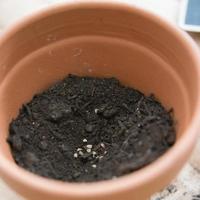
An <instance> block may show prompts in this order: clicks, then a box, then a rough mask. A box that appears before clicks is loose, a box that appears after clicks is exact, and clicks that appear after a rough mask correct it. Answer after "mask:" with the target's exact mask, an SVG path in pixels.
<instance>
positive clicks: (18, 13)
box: [0, 0, 200, 200]
mask: <svg viewBox="0 0 200 200" xmlns="http://www.w3.org/2000/svg"><path fill="white" fill-rule="evenodd" d="M69 1H73V0H0V13H1V15H0V31H1V30H4V29H5V28H6V27H7V26H8V25H11V24H12V23H14V22H15V21H16V20H18V19H19V18H22V17H24V16H26V15H27V14H29V13H31V12H33V11H35V10H38V9H41V8H44V7H47V6H49V5H51V4H52V5H53V4H57V3H60V2H69ZM74 1H77V0H74ZM80 1H81V0H80ZM111 1H112V0H111ZM113 1H114V0H113ZM115 1H117V0H115ZM118 1H122V2H125V3H129V4H134V5H136V6H139V7H143V8H144V9H147V10H150V11H152V12H154V13H156V14H158V15H160V16H162V17H164V18H166V19H167V20H168V21H170V22H172V23H175V24H176V23H177V19H178V14H179V10H180V4H181V1H182V0H167V1H164V0H118ZM191 36H192V37H193V39H194V40H195V41H196V42H197V44H198V45H199V47H200V33H199V34H197V33H196V34H194V33H193V34H191ZM199 154H200V140H199V142H198V144H197V146H196V149H195V150H194V152H193V155H192V157H191V159H190V161H189V162H188V163H187V164H186V166H185V167H184V169H183V170H182V171H181V172H180V174H179V176H178V177H177V178H176V180H174V181H173V182H172V183H171V184H170V185H169V186H168V187H167V188H166V189H164V190H163V191H161V192H160V193H157V194H155V195H154V196H153V197H151V200H193V196H195V195H198V194H200V159H198V156H199ZM22 199H23V198H22V197H19V195H17V194H16V193H15V192H13V191H12V190H11V189H10V188H9V187H8V186H7V185H6V184H5V183H4V182H3V180H1V179H0V200H22ZM195 200H196V199H195Z"/></svg>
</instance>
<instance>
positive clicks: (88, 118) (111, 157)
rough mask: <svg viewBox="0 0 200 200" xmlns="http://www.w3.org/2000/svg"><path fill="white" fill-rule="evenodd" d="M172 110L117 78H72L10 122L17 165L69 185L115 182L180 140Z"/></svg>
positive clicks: (47, 93) (46, 92)
mask: <svg viewBox="0 0 200 200" xmlns="http://www.w3.org/2000/svg"><path fill="white" fill-rule="evenodd" d="M175 140H176V133H175V127H174V121H173V117H172V110H169V111H167V110H165V109H164V107H163V106H162V105H161V104H160V103H159V101H158V100H157V99H156V98H155V97H154V96H153V95H150V96H144V94H142V93H141V92H139V91H138V90H135V89H132V88H129V87H125V86H123V85H121V84H120V82H119V81H118V80H117V79H115V78H92V77H78V76H75V75H69V76H67V77H66V78H65V79H64V80H62V81H60V82H58V83H56V84H55V85H53V86H51V87H50V88H49V89H47V90H46V91H44V92H42V93H40V94H37V95H35V96H34V97H33V99H32V100H31V101H30V102H29V103H27V104H25V105H23V107H22V108H21V109H20V112H19V115H18V116H17V118H16V119H14V120H13V121H12V122H11V123H10V128H9V137H8V142H9V144H10V147H11V151H12V154H13V157H14V159H15V161H16V163H17V164H18V165H19V166H21V167H23V168H25V169H27V170H29V171H31V172H33V173H36V174H38V175H41V176H44V177H49V178H53V179H58V180H63V181H70V182H91V181H99V180H107V179H113V178H116V177H118V176H121V175H124V174H127V173H130V172H132V171H135V170H138V169H140V168H141V167H143V166H145V165H147V164H149V163H151V162H152V161H154V160H155V159H157V158H158V157H159V156H161V155H162V154H163V153H164V152H166V151H167V150H168V149H169V148H170V147H171V146H172V145H173V144H174V142H175Z"/></svg>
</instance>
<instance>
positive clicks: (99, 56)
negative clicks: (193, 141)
mask: <svg viewBox="0 0 200 200" xmlns="http://www.w3.org/2000/svg"><path fill="white" fill-rule="evenodd" d="M68 9H69V10H68V11H60V13H55V12H54V13H52V14H50V13H49V14H47V15H46V16H45V15H44V16H39V17H38V18H37V19H35V20H32V22H31V23H28V24H26V26H25V27H24V26H22V28H21V30H20V31H16V32H13V34H12V35H10V37H9V39H7V41H6V42H5V43H3V44H2V45H1V46H0V56H1V58H2V60H1V61H0V62H1V63H0V66H1V73H0V80H1V81H2V87H1V89H0V126H1V127H0V129H1V133H2V134H1V135H0V137H1V139H0V143H1V145H0V148H1V149H2V150H3V151H4V152H5V154H6V155H7V156H9V157H11V156H10V153H9V151H8V145H7V143H6V140H5V138H6V135H7V133H8V124H9V122H10V121H11V119H12V118H13V117H14V116H16V114H17V112H18V109H19V108H20V106H21V105H22V103H24V102H26V101H28V100H30V99H31V98H32V96H33V94H35V93H36V92H39V91H41V90H42V89H44V88H46V87H47V86H48V85H49V84H52V83H53V82H55V81H56V80H59V79H61V78H62V77H64V76H65V75H66V74H68V73H75V74H80V75H90V76H108V77H110V76H114V77H117V78H119V79H120V80H121V81H122V82H123V83H124V84H127V85H130V86H132V87H134V88H137V89H139V90H141V91H143V92H145V93H146V94H150V93H154V94H155V95H156V96H157V97H158V98H159V100H160V101H161V102H162V103H163V104H164V105H165V106H166V108H171V107H173V108H174V110H175V117H176V120H177V121H178V125H177V131H178V136H179V137H180V136H181V133H182V132H183V130H184V128H185V127H186V126H187V124H188V123H189V121H190V117H191V115H192V113H193V111H194V107H195V105H196V94H195V91H196V85H197V83H196V82H197V80H196V79H197V77H196V73H195V71H194V70H193V69H192V68H191V69H189V66H192V65H193V61H192V59H191V57H190V54H189V52H187V50H186V49H185V48H186V47H185V45H184V43H183V42H182V41H181V39H179V38H178V37H176V36H175V35H174V34H173V32H172V31H171V30H167V29H166V28H165V26H164V25H159V22H158V23H153V22H151V20H150V19H149V17H144V16H143V15H141V14H139V13H137V12H136V13H132V12H130V11H128V10H125V9H119V8H118V7H110V8H104V6H103V5H102V6H100V7H99V8H92V7H91V8H86V7H85V6H83V7H82V8H80V9H76V6H75V7H73V8H71V9H70V8H68ZM63 10H64V8H63ZM40 17H41V18H40ZM161 27H162V28H161ZM11 69H12V70H11ZM191 77H192V78H191Z"/></svg>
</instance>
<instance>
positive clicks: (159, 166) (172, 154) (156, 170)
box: [0, 1, 200, 198]
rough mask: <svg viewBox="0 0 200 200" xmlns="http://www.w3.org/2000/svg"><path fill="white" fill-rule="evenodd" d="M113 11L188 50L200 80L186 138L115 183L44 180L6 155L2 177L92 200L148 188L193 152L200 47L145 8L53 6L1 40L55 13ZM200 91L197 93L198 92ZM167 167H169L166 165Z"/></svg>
mask: <svg viewBox="0 0 200 200" xmlns="http://www.w3.org/2000/svg"><path fill="white" fill-rule="evenodd" d="M95 7H99V8H105V9H106V8H107V9H109V8H112V9H115V10H119V11H121V10H123V11H126V12H130V13H137V14H139V15H141V16H143V17H145V18H148V20H149V21H151V22H152V23H156V24H158V25H159V26H160V27H161V28H165V29H167V30H170V33H171V34H172V35H173V36H174V37H176V38H177V39H178V40H179V41H180V42H182V44H183V45H184V47H185V49H188V54H190V56H191V58H192V59H193V61H194V63H195V64H194V68H195V70H196V74H197V76H198V86H197V88H198V91H199V94H198V96H197V98H198V100H197V103H196V105H195V111H194V114H193V116H192V117H191V121H190V124H189V125H188V127H187V128H186V129H185V131H184V134H183V136H182V137H181V138H180V139H179V140H178V141H177V142H176V143H175V145H174V146H173V147H172V148H171V149H170V150H169V151H168V152H166V153H165V154H164V155H163V156H161V157H160V158H159V159H158V160H156V161H155V162H153V163H152V164H149V165H148V166H146V167H144V168H142V169H140V170H138V171H136V172H133V173H130V174H128V175H125V176H122V177H119V178H117V179H115V180H107V181H99V182H92V183H68V182H61V181H57V180H51V179H47V178H44V177H40V176H38V175H35V174H33V173H31V172H28V171H26V170H25V169H22V168H20V167H18V166H17V165H16V164H15V163H13V162H12V161H10V160H8V159H7V158H6V157H5V156H4V155H3V154H2V152H0V173H1V174H2V175H3V174H5V176H9V177H11V179H14V180H17V182H20V183H21V184H23V185H26V186H28V187H31V188H34V189H35V190H37V191H41V190H42V191H44V192H47V193H49V194H58V195H66V196H73V197H77V198H78V197H83V196H84V197H90V196H91V197H92V196H98V195H105V196H106V195H107V194H110V193H120V192H122V191H126V190H130V189H131V188H140V187H141V186H142V185H144V184H148V183H151V182H153V181H154V180H156V178H157V177H159V176H162V175H163V174H164V173H165V171H167V170H169V169H170V166H172V165H175V164H177V158H178V157H180V156H181V155H182V154H187V151H188V149H189V150H191V149H192V147H193V146H194V144H195V142H196V138H197V136H198V128H199V125H198V124H199V119H200V52H199V50H198V47H197V45H196V44H195V43H194V42H193V40H192V39H191V38H190V37H189V35H188V34H186V33H184V32H183V31H181V30H180V29H178V28H177V27H176V26H175V25H173V24H171V23H169V22H167V21H165V20H163V19H162V18H160V17H158V16H157V15H155V14H152V13H150V12H148V11H145V10H143V9H141V8H138V7H134V6H132V5H127V4H126V3H116V2H115V3H113V2H105V1H101V2H100V1H93V2H91V1H87V2H80V1H79V2H75V3H61V4H59V5H52V6H50V8H48V9H47V8H43V9H41V10H39V11H36V12H34V13H33V14H31V15H29V16H28V17H26V19H24V18H23V19H21V20H18V22H17V23H15V25H12V26H11V27H9V28H8V29H7V31H4V34H3V35H1V38H0V46H1V45H2V44H3V43H4V42H5V41H6V40H7V39H9V38H10V37H12V36H13V35H14V34H15V33H16V32H17V31H19V30H20V29H21V28H23V27H26V26H27V25H28V24H31V23H33V22H34V21H37V20H40V18H41V17H47V16H49V15H51V14H53V13H58V12H62V11H67V10H71V9H76V8H95ZM198 91H197V92H198ZM166 163H168V164H167V165H166ZM8 166H9V167H8Z"/></svg>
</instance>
